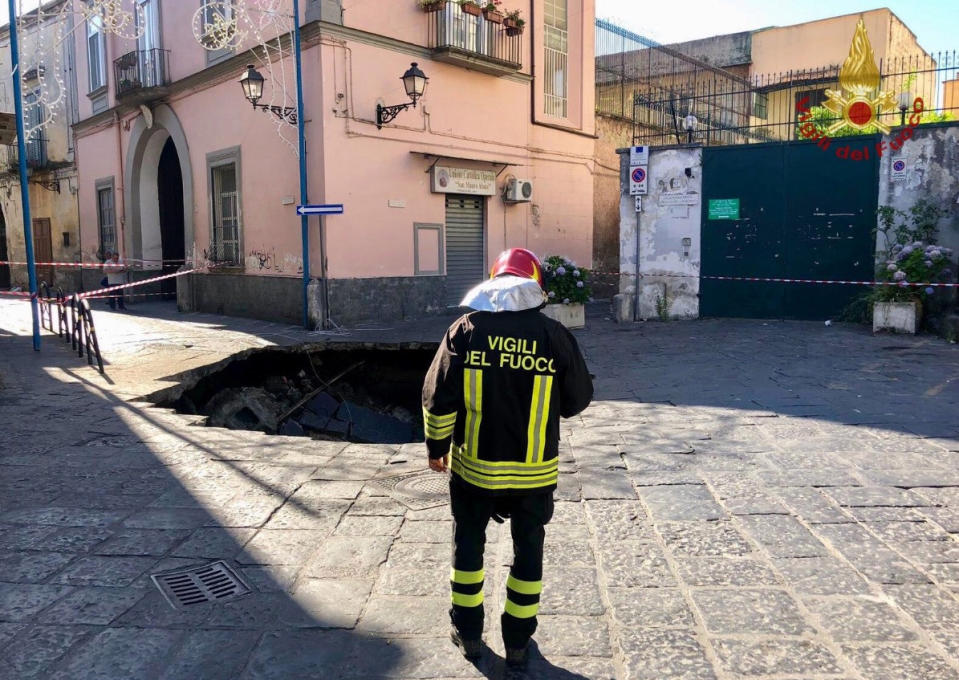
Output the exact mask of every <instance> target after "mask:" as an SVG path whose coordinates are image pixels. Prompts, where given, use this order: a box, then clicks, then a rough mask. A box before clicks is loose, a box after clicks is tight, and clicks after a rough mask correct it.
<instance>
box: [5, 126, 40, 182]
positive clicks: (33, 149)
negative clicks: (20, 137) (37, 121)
mask: <svg viewBox="0 0 959 680" xmlns="http://www.w3.org/2000/svg"><path fill="white" fill-rule="evenodd" d="M25 146H26V148H27V169H28V170H43V169H44V168H46V167H47V166H48V165H49V164H50V159H49V157H48V156H47V137H46V135H44V134H43V130H42V129H41V130H37V131H35V132H34V133H33V135H32V136H31V137H30V138H29V139H27V142H26V145H25ZM5 149H6V162H5V163H4V165H5V166H6V169H7V171H8V172H11V173H14V174H16V173H18V172H19V171H20V152H19V151H18V149H17V147H16V145H14V146H8V147H5Z"/></svg>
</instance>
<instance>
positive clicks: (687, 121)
mask: <svg viewBox="0 0 959 680" xmlns="http://www.w3.org/2000/svg"><path fill="white" fill-rule="evenodd" d="M697 125H699V119H698V118H696V116H694V115H693V114H689V115H688V116H686V118H684V119H683V129H684V130H686V143H687V144H692V143H693V133H694V132H696V126H697Z"/></svg>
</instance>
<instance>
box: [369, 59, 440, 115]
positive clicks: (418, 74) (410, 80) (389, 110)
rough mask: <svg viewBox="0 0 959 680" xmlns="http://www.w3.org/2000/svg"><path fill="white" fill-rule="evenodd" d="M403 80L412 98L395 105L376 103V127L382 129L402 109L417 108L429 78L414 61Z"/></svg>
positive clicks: (407, 92) (408, 94) (407, 94)
mask: <svg viewBox="0 0 959 680" xmlns="http://www.w3.org/2000/svg"><path fill="white" fill-rule="evenodd" d="M400 80H402V81H403V87H404V88H405V89H406V96H408V97H409V98H410V100H411V101H409V102H408V103H406V104H396V105H395V106H383V105H382V104H377V105H376V127H377V129H382V128H383V126H384V125H386V124H387V123H389V122H390V121H391V120H393V119H394V118H396V117H397V116H398V115H399V114H400V111H405V110H406V109H408V108H410V107H411V106H412V107H413V108H414V109H415V108H416V100H417V99H419V98H420V97H422V96H423V93H424V92H426V83H428V82H429V78H427V77H426V74H425V73H423V72H422V71H421V70H420V68H419V66H418V65H417V63H416V62H415V61H414V62H413V63H412V64H410V67H409V68H408V69H407V70H406V73H404V74H403V77H402V78H401V79H400Z"/></svg>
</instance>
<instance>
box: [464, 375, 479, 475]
mask: <svg viewBox="0 0 959 680" xmlns="http://www.w3.org/2000/svg"><path fill="white" fill-rule="evenodd" d="M463 400H464V402H465V403H466V431H465V432H464V438H465V439H466V441H465V443H464V448H465V449H466V455H467V456H470V457H471V458H476V456H477V452H478V450H479V432H480V423H481V422H482V420H483V371H482V370H480V369H478V368H467V369H466V370H464V371H463Z"/></svg>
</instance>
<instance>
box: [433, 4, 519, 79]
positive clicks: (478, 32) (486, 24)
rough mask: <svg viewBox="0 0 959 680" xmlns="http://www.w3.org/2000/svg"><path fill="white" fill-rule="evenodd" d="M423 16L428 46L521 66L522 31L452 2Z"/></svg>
mask: <svg viewBox="0 0 959 680" xmlns="http://www.w3.org/2000/svg"><path fill="white" fill-rule="evenodd" d="M426 16H427V18H428V21H429V28H428V32H429V42H428V44H429V47H430V48H431V49H434V50H453V51H456V52H460V53H465V54H468V55H470V56H473V57H478V58H480V59H483V60H486V61H490V62H493V63H496V64H499V65H502V66H505V67H508V68H513V69H517V70H518V69H520V68H522V66H523V35H522V33H519V32H517V31H516V30H515V29H507V28H506V27H504V25H503V24H499V23H495V22H493V21H489V20H487V19H486V18H485V17H484V16H482V15H480V16H473V15H472V14H467V13H466V12H464V11H463V9H462V8H461V7H460V6H459V4H457V3H453V2H450V3H448V4H446V6H445V7H443V8H442V9H439V10H437V11H434V12H427V13H426Z"/></svg>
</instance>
